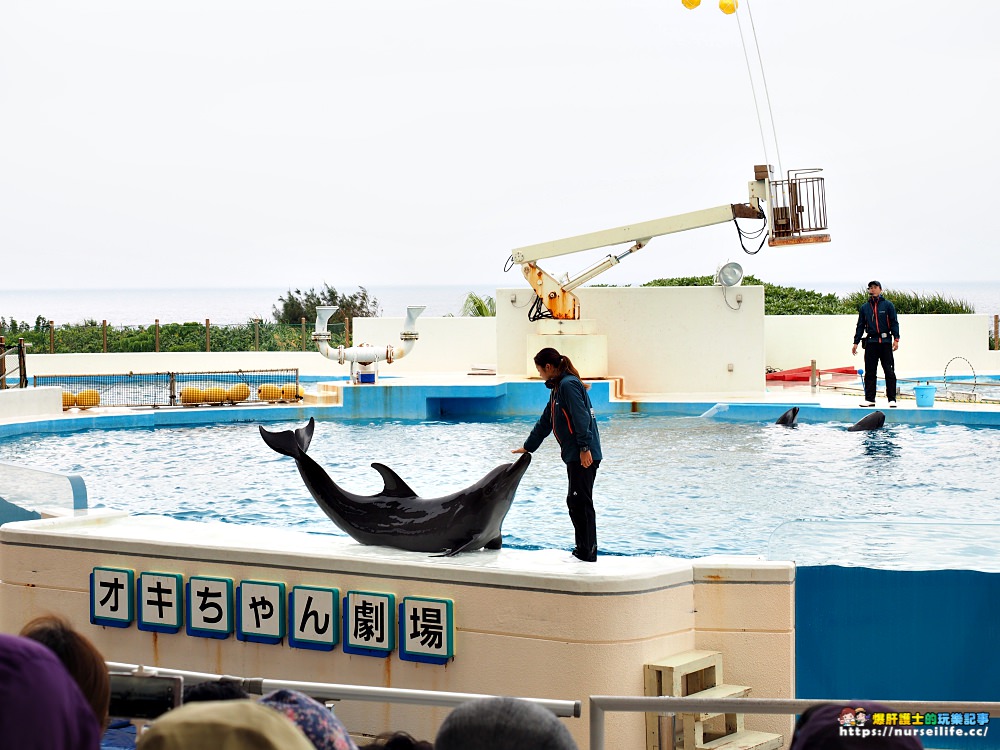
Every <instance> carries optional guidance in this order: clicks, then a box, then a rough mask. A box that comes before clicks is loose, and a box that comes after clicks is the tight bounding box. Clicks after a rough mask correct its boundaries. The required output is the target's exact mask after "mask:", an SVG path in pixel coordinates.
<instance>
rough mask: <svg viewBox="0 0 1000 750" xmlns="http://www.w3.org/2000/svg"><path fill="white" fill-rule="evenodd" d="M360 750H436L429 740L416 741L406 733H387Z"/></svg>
mask: <svg viewBox="0 0 1000 750" xmlns="http://www.w3.org/2000/svg"><path fill="white" fill-rule="evenodd" d="M359 750H434V745H432V744H431V743H430V742H428V741H427V740H418V739H415V738H414V737H413V736H412V735H410V734H407V733H406V732H386V733H384V734H380V735H379V736H378V737H376V738H375V739H374V740H373V741H372V742H370V743H368V744H367V745H362V746H361V748H360V749H359Z"/></svg>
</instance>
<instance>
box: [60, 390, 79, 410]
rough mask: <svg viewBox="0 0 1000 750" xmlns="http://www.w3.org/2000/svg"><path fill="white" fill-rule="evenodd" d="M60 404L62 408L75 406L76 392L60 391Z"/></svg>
mask: <svg viewBox="0 0 1000 750" xmlns="http://www.w3.org/2000/svg"><path fill="white" fill-rule="evenodd" d="M62 404H63V409H69V408H71V407H74V406H76V394H75V393H70V392H69V391H63V392H62Z"/></svg>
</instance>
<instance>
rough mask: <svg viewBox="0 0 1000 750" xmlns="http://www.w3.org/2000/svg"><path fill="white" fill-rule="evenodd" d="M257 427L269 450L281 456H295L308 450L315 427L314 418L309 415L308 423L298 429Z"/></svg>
mask: <svg viewBox="0 0 1000 750" xmlns="http://www.w3.org/2000/svg"><path fill="white" fill-rule="evenodd" d="M258 427H259V429H260V436H261V437H262V438H263V439H264V442H265V443H267V446H268V447H269V448H270V449H271V450H274V451H277V452H278V453H280V454H281V455H283V456H291V457H292V458H297V457H299V456H301V455H302V454H303V453H305V452H306V451H307V450H309V443H311V442H312V436H313V430H314V429H315V428H316V420H315V419H313V418H312V417H309V423H308V424H306V425H303V426H302V427H300V428H299V429H297V430H283V431H281V432H271V431H270V430H265V429H264V426H263V425H259V426H258Z"/></svg>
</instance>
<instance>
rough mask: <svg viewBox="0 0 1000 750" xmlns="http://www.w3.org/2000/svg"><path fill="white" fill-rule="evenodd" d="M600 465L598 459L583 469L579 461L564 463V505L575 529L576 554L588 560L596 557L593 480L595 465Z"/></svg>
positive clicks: (595, 477)
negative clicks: (566, 482) (565, 492)
mask: <svg viewBox="0 0 1000 750" xmlns="http://www.w3.org/2000/svg"><path fill="white" fill-rule="evenodd" d="M600 465H601V462H600V461H594V463H592V464H591V465H590V466H588V467H587V468H586V469H585V468H583V464H581V463H580V462H579V461H574V462H573V463H569V464H566V474H567V475H568V476H569V493H568V494H567V495H566V507H568V508H569V519H570V520H571V521H572V522H573V528H574V529H575V530H576V556H577V557H579V558H580V559H581V560H587V561H590V562H593V561H594V560H596V559H597V518H596V516H595V514H594V480H595V479H597V467H598V466H600Z"/></svg>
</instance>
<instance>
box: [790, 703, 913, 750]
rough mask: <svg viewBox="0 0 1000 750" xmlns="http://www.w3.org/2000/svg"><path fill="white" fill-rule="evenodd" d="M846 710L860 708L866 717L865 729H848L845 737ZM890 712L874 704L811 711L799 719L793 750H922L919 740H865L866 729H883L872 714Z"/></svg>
mask: <svg viewBox="0 0 1000 750" xmlns="http://www.w3.org/2000/svg"><path fill="white" fill-rule="evenodd" d="M845 708H846V709H849V710H851V711H854V712H855V713H856V711H857V709H858V708H863V709H864V710H865V714H866V717H865V723H864V724H863V725H861V726H858V727H853V726H844V727H843V733H842V732H841V727H842V725H841V721H840V716H841V714H842V713H843V712H844V709H845ZM849 712H850V711H849ZM890 712H891V711H890V709H888V708H886V707H885V706H883V705H882V704H880V703H872V702H871V701H861V702H860V703H858V702H855V703H851V704H850V705H845V704H842V703H840V704H833V703H830V704H827V705H825V706H817V707H816V708H811V709H809V710H808V711H806V712H805V713H804V714H802V716H801V717H799V722H798V724H797V725H796V727H795V733H794V734H793V735H792V744H791V750H921V749H922V748H923V744H921V742H920V739H919V738H917V737H906V736H902V737H881V736H868V737H865V736H862V731H861V730H862V729H868V730H871V729H873V728H877V729H879V730H882V729H883V727H876V725H875V724H874V722H873V721H872V714H876V713H890ZM900 729H902V727H900Z"/></svg>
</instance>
